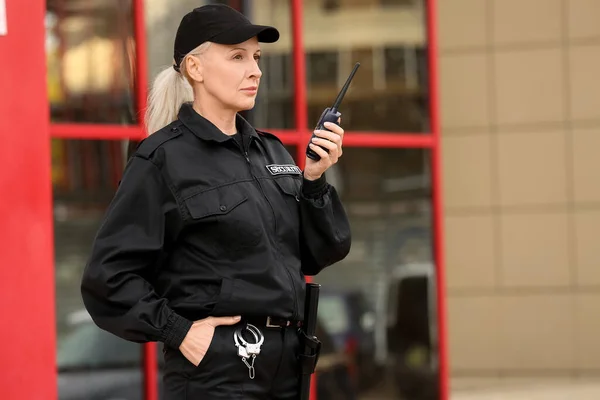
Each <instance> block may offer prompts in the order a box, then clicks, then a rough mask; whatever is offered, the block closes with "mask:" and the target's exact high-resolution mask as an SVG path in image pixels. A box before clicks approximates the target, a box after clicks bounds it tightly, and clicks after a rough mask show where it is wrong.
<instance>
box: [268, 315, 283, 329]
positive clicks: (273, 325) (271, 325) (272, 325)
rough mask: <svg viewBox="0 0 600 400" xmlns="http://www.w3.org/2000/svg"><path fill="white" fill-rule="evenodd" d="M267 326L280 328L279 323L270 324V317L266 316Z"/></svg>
mask: <svg viewBox="0 0 600 400" xmlns="http://www.w3.org/2000/svg"><path fill="white" fill-rule="evenodd" d="M266 326H267V328H281V325H275V324H271V317H267V324H266Z"/></svg>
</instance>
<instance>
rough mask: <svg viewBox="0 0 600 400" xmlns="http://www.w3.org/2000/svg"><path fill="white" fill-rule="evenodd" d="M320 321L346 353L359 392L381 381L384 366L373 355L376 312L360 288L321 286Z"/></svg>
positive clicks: (337, 345) (340, 350)
mask: <svg viewBox="0 0 600 400" xmlns="http://www.w3.org/2000/svg"><path fill="white" fill-rule="evenodd" d="M319 321H320V323H321V324H322V325H323V328H324V330H325V331H326V332H327V334H328V336H330V337H331V338H332V340H333V342H334V346H335V350H336V351H337V352H342V353H344V354H345V355H346V357H347V359H348V360H349V364H350V377H351V379H352V381H353V383H354V387H355V390H356V391H358V392H362V391H364V390H367V389H370V388H372V387H374V386H376V385H377V384H378V383H379V382H381V380H382V378H383V374H382V370H383V366H381V365H379V364H378V363H377V362H376V359H375V347H376V343H375V313H374V312H373V310H372V308H371V307H370V306H369V303H368V302H367V299H366V298H365V296H364V294H363V293H362V292H361V291H359V290H336V289H331V288H323V289H321V294H320V298H319Z"/></svg>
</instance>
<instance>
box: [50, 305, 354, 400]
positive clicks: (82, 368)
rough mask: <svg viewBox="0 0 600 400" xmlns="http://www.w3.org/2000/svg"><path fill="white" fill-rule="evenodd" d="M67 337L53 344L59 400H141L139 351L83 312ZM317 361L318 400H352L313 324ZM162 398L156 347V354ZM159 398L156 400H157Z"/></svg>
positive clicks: (338, 360) (338, 363) (327, 342)
mask: <svg viewBox="0 0 600 400" xmlns="http://www.w3.org/2000/svg"><path fill="white" fill-rule="evenodd" d="M69 321H70V326H71V329H70V332H69V333H68V334H66V335H65V336H63V337H61V338H60V339H59V341H58V349H57V350H58V351H57V367H58V395H59V396H58V399H59V400H143V391H142V387H143V374H142V366H141V365H142V362H141V360H142V349H143V347H142V345H140V344H137V343H133V342H129V341H126V340H123V339H121V338H119V337H117V336H115V335H113V334H111V333H109V332H106V331H104V330H102V329H100V328H98V327H97V326H96V325H95V324H94V323H93V322H92V320H91V318H90V317H89V314H87V312H85V310H83V311H78V312H77V313H73V314H72V315H71V316H70V317H69ZM317 335H318V337H319V339H320V340H321V343H322V347H321V356H320V359H319V364H318V365H317V374H318V375H317V393H318V396H319V399H322V400H338V399H339V400H342V399H343V400H352V399H353V398H354V393H353V391H352V388H351V385H350V378H349V376H348V367H347V364H346V360H345V358H344V357H342V356H341V355H340V354H339V352H337V351H336V349H335V346H334V345H333V341H332V340H331V338H329V337H328V336H327V334H326V332H325V331H324V330H323V327H322V326H321V325H319V324H317ZM157 354H158V364H159V371H158V373H159V375H158V378H159V379H158V384H159V393H162V366H163V365H164V360H163V357H162V356H163V352H162V344H161V343H159V344H158V348H157ZM159 398H162V395H159Z"/></svg>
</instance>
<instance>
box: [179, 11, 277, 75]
mask: <svg viewBox="0 0 600 400" xmlns="http://www.w3.org/2000/svg"><path fill="white" fill-rule="evenodd" d="M254 36H257V38H258V41H259V42H263V43H274V42H276V41H277V40H278V39H279V31H278V30H277V29H276V28H274V27H272V26H265V25H254V24H252V23H251V22H250V20H248V18H246V16H244V14H242V13H240V12H239V11H237V10H235V9H233V8H231V7H229V6H227V5H225V4H209V5H205V6H202V7H198V8H194V9H193V10H192V11H190V12H189V13H187V14H186V15H185V16H184V17H183V19H182V20H181V23H180V24H179V28H178V29H177V35H176V36H175V48H174V54H173V58H174V59H175V65H174V66H173V67H174V68H175V70H176V71H179V65H180V64H181V61H182V60H183V58H184V57H185V55H186V54H188V53H189V52H190V51H192V50H194V49H195V48H196V47H198V46H200V45H201V44H202V43H204V42H207V41H210V42H214V43H219V44H238V43H242V42H245V41H246V40H248V39H250V38H252V37H254Z"/></svg>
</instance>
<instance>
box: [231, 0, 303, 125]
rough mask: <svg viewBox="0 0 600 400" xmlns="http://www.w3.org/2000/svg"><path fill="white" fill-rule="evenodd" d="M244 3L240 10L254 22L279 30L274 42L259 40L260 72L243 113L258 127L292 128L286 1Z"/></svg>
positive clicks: (256, 0) (289, 40)
mask: <svg viewBox="0 0 600 400" xmlns="http://www.w3.org/2000/svg"><path fill="white" fill-rule="evenodd" d="M231 3H234V2H230V4H231ZM235 3H241V2H239V1H238V2H235ZM244 4H245V5H246V6H245V7H244V14H245V15H246V16H248V17H249V18H250V19H251V20H252V21H253V22H254V23H255V24H263V25H268V24H272V25H274V26H276V27H277V29H278V30H279V32H280V33H281V38H280V39H279V41H277V42H276V43H269V44H267V43H261V48H262V50H263V53H262V57H261V60H260V69H261V70H262V72H263V76H262V78H261V81H260V89H259V91H258V96H257V98H256V105H255V106H254V108H253V109H252V110H251V111H250V112H248V113H247V114H246V115H245V116H246V117H247V118H248V120H249V121H250V122H251V123H252V124H253V125H254V126H256V127H257V128H259V129H260V128H263V129H293V128H294V127H295V126H294V125H295V122H294V91H293V88H294V70H293V64H292V32H291V29H290V24H291V23H290V7H289V1H281V0H253V1H252V2H244Z"/></svg>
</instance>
